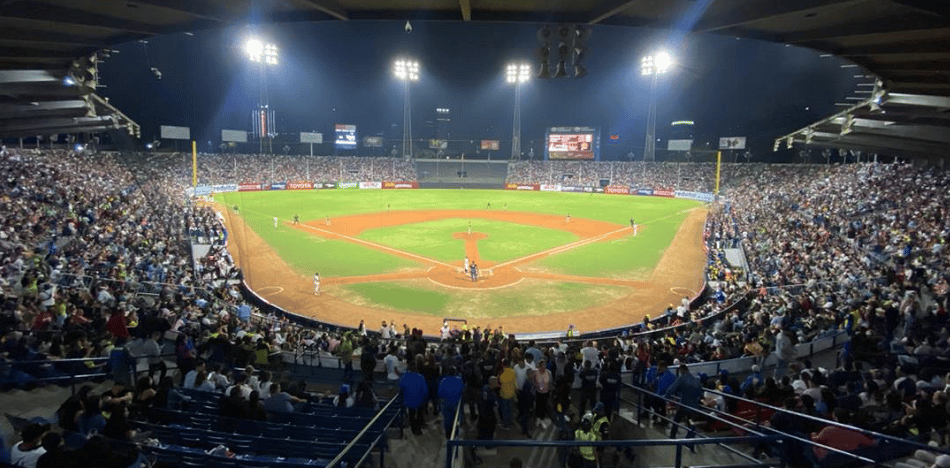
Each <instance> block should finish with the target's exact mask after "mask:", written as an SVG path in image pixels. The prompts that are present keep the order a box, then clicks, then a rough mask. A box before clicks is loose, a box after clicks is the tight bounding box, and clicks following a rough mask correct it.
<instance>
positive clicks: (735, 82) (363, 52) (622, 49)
mask: <svg viewBox="0 0 950 468" xmlns="http://www.w3.org/2000/svg"><path fill="white" fill-rule="evenodd" d="M404 24H405V23H404V22H395V21H347V22H340V21H334V22H325V23H289V24H273V25H267V26H262V27H259V28H251V27H244V28H228V29H221V30H213V31H201V32H195V33H194V34H193V35H188V34H175V35H169V36H161V37H155V38H152V39H150V40H149V41H148V43H147V44H143V43H141V42H134V43H129V44H124V45H121V46H118V47H116V49H117V50H118V51H119V53H117V54H113V55H112V57H111V58H109V59H107V60H106V62H105V63H103V64H102V65H101V66H100V81H101V82H102V83H103V84H105V85H106V86H107V87H106V88H104V89H102V90H100V93H101V94H102V95H104V96H108V97H109V98H110V99H111V102H112V103H113V104H114V105H116V106H117V107H118V108H119V109H120V110H122V111H124V112H125V113H126V114H127V115H128V116H129V117H131V118H132V119H133V120H135V121H137V122H138V123H139V124H141V126H142V138H143V140H150V139H151V138H153V136H157V135H158V130H159V125H181V126H189V127H191V134H192V137H193V138H195V139H197V140H198V142H199V149H201V150H203V151H204V150H207V149H208V144H207V142H208V141H212V146H213V147H214V148H217V145H218V143H219V142H220V130H221V129H222V128H227V129H238V130H250V129H251V128H250V127H251V123H250V120H251V117H250V113H251V110H252V109H253V108H254V107H255V106H256V105H257V102H258V97H259V86H260V72H259V68H258V66H257V65H256V64H252V63H250V62H249V61H248V59H247V58H246V55H245V54H244V52H243V43H244V40H245V39H246V38H247V37H249V36H250V35H252V34H254V33H256V35H258V36H260V37H263V38H266V40H267V41H269V42H273V43H275V44H277V45H278V46H279V47H280V64H279V65H278V66H277V67H273V68H270V69H268V71H267V81H268V92H269V101H270V107H271V108H272V109H274V110H275V111H276V114H277V130H278V131H279V132H281V133H285V132H286V133H294V132H301V131H317V132H321V133H323V134H324V141H330V140H332V137H331V134H332V130H333V125H334V124H336V123H346V124H355V125H357V126H358V131H359V134H360V136H364V135H371V134H383V135H385V136H386V138H387V139H399V138H400V137H401V132H402V104H403V90H402V83H401V82H398V81H397V80H396V79H395V78H394V77H393V74H392V63H393V61H394V59H395V58H397V57H400V56H411V57H414V58H416V59H417V60H418V61H419V62H420V64H421V69H422V70H421V77H420V81H418V82H415V83H413V85H412V92H411V94H412V101H411V102H412V108H413V114H412V115H413V130H414V137H415V138H423V137H425V138H428V137H429V136H428V135H424V134H423V133H424V121H426V120H432V119H433V118H434V115H435V108H436V107H448V108H450V109H451V111H452V114H451V118H452V128H451V130H452V134H453V139H464V140H469V139H473V140H479V139H499V140H502V141H503V143H502V144H503V147H504V145H505V143H504V141H505V140H510V139H511V124H512V106H513V101H514V89H513V87H512V86H510V85H507V84H506V83H505V79H504V67H505V65H506V63H508V62H510V61H513V60H523V61H526V62H528V63H530V64H531V66H532V69H533V72H534V73H535V74H536V73H537V71H538V63H539V62H538V59H537V48H538V45H537V39H536V33H537V28H538V25H535V24H510V23H504V24H500V23H499V24H496V23H462V22H414V23H413V24H412V26H413V31H412V33H411V34H407V33H406V32H405V30H404ZM661 46H662V48H664V49H665V50H668V51H669V52H670V53H671V54H672V55H673V56H674V57H675V60H676V67H675V69H674V70H673V71H672V72H671V73H668V74H666V75H663V76H661V77H660V80H659V86H658V92H657V96H658V98H657V99H658V101H657V102H658V105H657V108H658V115H657V136H658V137H659V138H661V139H663V142H661V143H658V144H657V148H658V151H659V149H661V148H665V147H666V143H665V141H666V138H667V137H668V136H669V133H670V132H669V129H670V127H669V124H670V122H672V121H674V120H684V119H685V120H693V121H695V122H696V126H695V133H696V138H697V142H698V143H700V144H702V143H705V142H707V141H712V142H713V146H715V145H716V143H715V141H717V140H718V137H719V136H748V137H749V138H750V146H751V151H752V152H753V154H754V155H755V157H756V159H761V158H763V157H769V156H770V154H771V150H772V139H773V138H775V137H777V136H780V135H781V134H784V133H785V132H788V131H791V130H793V129H796V128H799V127H802V126H805V125H807V124H809V123H812V122H814V121H816V120H818V119H820V118H822V117H824V116H827V115H830V114H832V113H834V112H836V107H835V106H834V103H835V102H842V100H843V99H844V96H847V95H849V94H852V93H853V91H854V90H855V84H856V83H857V82H858V81H859V80H858V79H855V78H854V75H855V74H857V73H860V72H859V71H857V70H860V69H858V68H841V64H843V63H845V62H843V61H841V60H840V59H838V58H833V57H832V58H827V57H826V58H821V57H819V52H817V51H813V50H809V49H803V48H799V47H786V46H785V45H783V44H775V43H769V42H761V41H755V40H751V39H741V40H737V39H736V38H733V37H725V36H717V35H685V36H684V35H682V34H681V33H677V32H670V31H658V30H649V29H634V28H622V27H607V26H603V27H595V28H593V34H592V35H591V37H590V40H589V43H588V53H587V57H586V58H585V63H586V66H587V69H588V75H587V76H586V77H583V78H580V79H573V78H561V79H556V80H555V79H551V80H538V79H534V78H533V79H532V80H531V81H530V82H528V83H527V84H526V85H524V86H523V88H522V139H523V141H524V143H523V148H524V149H525V151H527V148H528V147H529V146H530V142H531V141H532V140H534V141H540V140H542V139H543V137H544V129H545V127H551V126H594V127H599V128H600V129H601V133H602V140H603V141H604V142H605V143H604V144H603V146H602V159H621V158H623V159H625V158H626V155H627V153H628V152H630V151H633V152H634V153H636V154H637V155H638V156H639V155H641V154H642V150H643V138H644V137H643V135H644V132H645V130H646V113H647V107H648V103H649V90H650V82H649V79H648V78H646V77H641V76H640V72H639V64H640V58H641V56H643V55H645V54H646V53H649V52H651V51H653V50H656V49H657V48H659V47H661ZM150 67H157V68H158V69H160V70H161V72H162V79H161V80H157V79H156V78H155V77H154V76H152V74H151V73H150V71H149V68H150ZM806 108H807V110H806ZM611 134H616V135H619V136H620V140H619V142H618V143H617V144H615V145H608V144H606V141H607V140H608V135H611ZM387 141H388V143H387V144H388V145H391V144H392V141H391V140H387ZM535 144H537V143H535ZM538 146H540V145H538ZM539 149H540V147H539ZM318 152H320V153H323V154H326V153H328V152H332V148H331V147H330V146H329V145H327V146H326V147H325V148H318Z"/></svg>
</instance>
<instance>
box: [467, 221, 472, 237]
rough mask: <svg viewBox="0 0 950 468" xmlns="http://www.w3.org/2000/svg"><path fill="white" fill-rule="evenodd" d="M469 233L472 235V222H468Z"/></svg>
mask: <svg viewBox="0 0 950 468" xmlns="http://www.w3.org/2000/svg"><path fill="white" fill-rule="evenodd" d="M468 235H472V222H471V221H469V222H468Z"/></svg>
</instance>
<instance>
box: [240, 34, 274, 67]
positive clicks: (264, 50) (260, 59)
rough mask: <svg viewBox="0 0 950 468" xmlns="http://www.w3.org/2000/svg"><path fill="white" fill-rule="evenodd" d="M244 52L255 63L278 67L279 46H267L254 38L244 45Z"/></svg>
mask: <svg viewBox="0 0 950 468" xmlns="http://www.w3.org/2000/svg"><path fill="white" fill-rule="evenodd" d="M244 52H246V53H247V58H248V59H250V61H252V62H254V63H261V64H264V65H277V61H278V53H277V46H276V45H274V44H265V43H264V42H263V41H261V40H260V39H257V38H254V37H252V38H250V39H248V40H247V42H245V43H244Z"/></svg>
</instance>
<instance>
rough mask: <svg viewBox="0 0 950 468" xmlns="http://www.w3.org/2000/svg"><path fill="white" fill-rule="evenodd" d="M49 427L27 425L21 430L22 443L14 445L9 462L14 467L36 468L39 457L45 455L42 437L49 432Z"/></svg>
mask: <svg viewBox="0 0 950 468" xmlns="http://www.w3.org/2000/svg"><path fill="white" fill-rule="evenodd" d="M49 429H50V428H49V425H40V424H35V423H33V424H28V425H27V426H26V427H24V428H23V432H21V435H22V436H23V441H22V442H20V443H18V444H14V445H13V448H12V449H10V462H11V463H13V464H14V465H15V466H22V467H25V468H36V463H37V461H39V459H40V457H41V456H43V454H44V453H46V449H45V448H44V447H43V445H42V439H43V436H44V435H46V433H47V432H49Z"/></svg>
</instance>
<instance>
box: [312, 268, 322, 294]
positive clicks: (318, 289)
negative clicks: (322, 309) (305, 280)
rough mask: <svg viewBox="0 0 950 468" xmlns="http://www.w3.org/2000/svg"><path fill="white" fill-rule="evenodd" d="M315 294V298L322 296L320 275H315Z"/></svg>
mask: <svg viewBox="0 0 950 468" xmlns="http://www.w3.org/2000/svg"><path fill="white" fill-rule="evenodd" d="M313 294H314V295H315V296H319V295H320V273H319V272H317V273H314V274H313Z"/></svg>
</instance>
